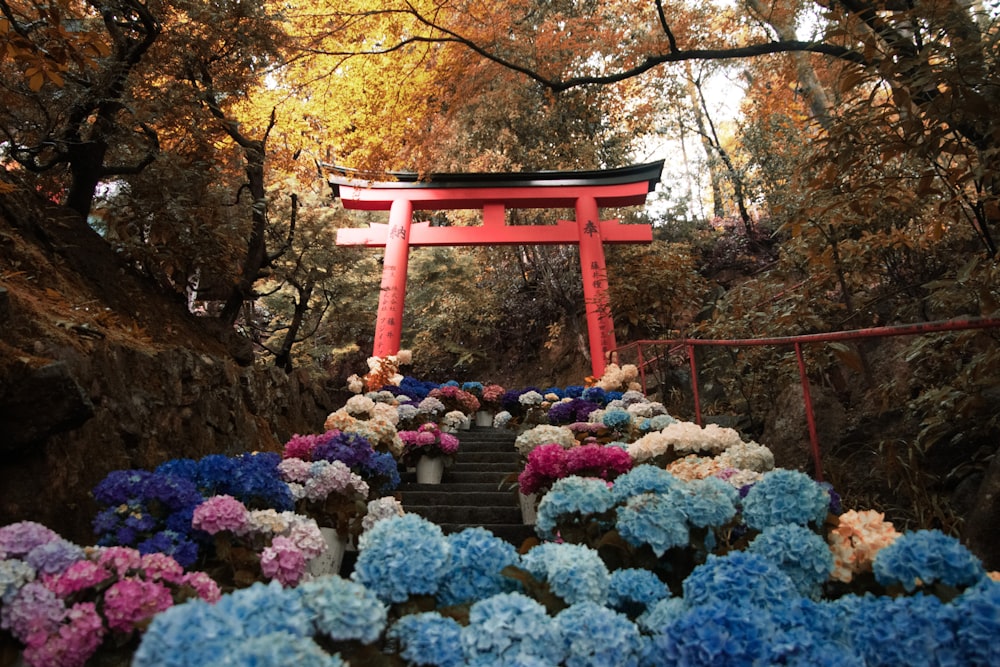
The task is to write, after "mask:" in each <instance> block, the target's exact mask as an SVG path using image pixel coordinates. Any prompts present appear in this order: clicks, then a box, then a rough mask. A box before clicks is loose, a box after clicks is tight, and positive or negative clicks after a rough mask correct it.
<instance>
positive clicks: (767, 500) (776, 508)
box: [743, 468, 830, 530]
mask: <svg viewBox="0 0 1000 667" xmlns="http://www.w3.org/2000/svg"><path fill="white" fill-rule="evenodd" d="M829 511H830V494H829V493H827V491H826V489H824V488H823V487H822V485H820V484H819V483H818V482H816V481H815V480H814V479H812V478H811V477H809V475H806V474H805V473H802V472H799V471H797V470H786V469H784V468H781V469H778V470H772V471H770V472H767V473H765V474H764V476H763V477H762V478H761V480H760V481H759V482H757V483H756V484H754V485H753V486H751V487H750V490H749V491H747V494H746V497H745V498H744V499H743V520H744V521H745V522H746V524H747V526H749V527H750V528H753V529H755V530H764V529H765V528H767V527H769V526H780V525H781V524H786V523H796V524H799V525H803V526H804V525H807V524H814V525H816V526H819V525H821V524H822V523H823V521H825V520H826V516H827V514H828V513H829Z"/></svg>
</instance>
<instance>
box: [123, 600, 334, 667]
mask: <svg viewBox="0 0 1000 667" xmlns="http://www.w3.org/2000/svg"><path fill="white" fill-rule="evenodd" d="M312 629H313V628H312V622H311V619H310V617H309V614H307V613H306V610H305V607H304V606H303V605H302V601H301V598H300V595H299V593H298V592H297V591H296V590H295V589H284V588H282V587H281V586H280V585H279V584H277V583H276V582H272V583H271V584H270V585H265V584H260V583H257V584H254V585H253V586H250V587H249V588H244V589H240V590H237V591H235V592H233V593H231V594H229V595H224V596H222V598H221V599H220V600H219V601H218V602H217V603H216V604H209V603H207V602H205V601H203V600H201V599H194V600H191V601H189V602H186V603H184V604H179V605H174V606H173V607H170V608H169V609H167V610H166V611H163V612H161V613H159V614H157V615H156V616H154V617H153V621H152V623H150V625H149V628H148V629H147V630H146V632H145V633H144V634H143V636H142V642H141V643H140V644H139V648H138V649H137V650H136V652H135V654H134V656H133V659H132V666H133V667H202V666H203V665H216V664H220V665H221V664H233V663H230V662H227V661H228V660H230V659H231V658H230V656H232V654H233V652H234V651H235V650H237V648H238V646H239V645H241V644H243V643H245V642H246V641H247V640H251V639H254V638H256V637H261V636H264V635H270V634H272V633H280V634H282V635H283V636H285V637H294V638H300V639H308V638H309V637H311V635H312ZM236 664H241V663H236ZM243 664H251V663H243ZM267 664H270V663H267ZM330 664H338V663H336V662H333V663H330Z"/></svg>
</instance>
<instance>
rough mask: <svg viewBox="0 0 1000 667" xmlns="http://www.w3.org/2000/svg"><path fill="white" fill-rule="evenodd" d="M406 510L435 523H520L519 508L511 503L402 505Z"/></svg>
mask: <svg viewBox="0 0 1000 667" xmlns="http://www.w3.org/2000/svg"><path fill="white" fill-rule="evenodd" d="M403 507H404V508H406V511H407V512H412V513H413V514H419V515H420V516H422V517H424V518H425V519H428V520H430V521H433V522H434V523H436V524H439V525H440V524H442V523H454V524H462V525H465V526H483V525H487V524H515V525H517V524H520V523H521V508H520V507H519V506H518V507H514V506H513V505H510V506H506V507H479V506H475V505H472V506H469V505H406V504H404V505H403Z"/></svg>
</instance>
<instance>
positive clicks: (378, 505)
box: [361, 496, 404, 531]
mask: <svg viewBox="0 0 1000 667" xmlns="http://www.w3.org/2000/svg"><path fill="white" fill-rule="evenodd" d="M403 514H404V511H403V506H402V505H401V504H400V502H399V501H398V500H396V499H395V498H394V497H392V496H383V497H381V498H376V499H375V500H371V501H369V502H368V512H367V513H366V514H365V517H364V518H363V519H362V520H361V529H362V531H367V530H369V529H370V528H371V527H372V526H374V525H375V524H376V523H378V522H379V521H381V520H382V519H389V518H392V517H394V516H403Z"/></svg>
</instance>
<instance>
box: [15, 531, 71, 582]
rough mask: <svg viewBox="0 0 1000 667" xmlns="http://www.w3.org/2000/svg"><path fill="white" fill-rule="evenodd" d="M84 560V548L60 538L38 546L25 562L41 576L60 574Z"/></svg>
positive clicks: (26, 557) (29, 553)
mask: <svg viewBox="0 0 1000 667" xmlns="http://www.w3.org/2000/svg"><path fill="white" fill-rule="evenodd" d="M84 558H85V555H84V552H83V549H82V548H80V547H78V546H77V545H75V544H73V543H72V542H70V541H68V540H64V539H63V538H61V537H60V538H58V539H55V540H52V541H51V542H47V543H45V544H40V545H38V546H37V547H35V548H34V549H32V550H31V551H30V552H28V555H27V556H25V558H24V560H25V561H26V562H27V563H28V564H29V565H31V567H33V568H35V570H36V571H37V572H38V573H39V574H60V573H62V572H64V571H65V570H66V568H68V567H69V566H70V565H72V564H73V563H75V562H77V561H78V560H83V559H84Z"/></svg>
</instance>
